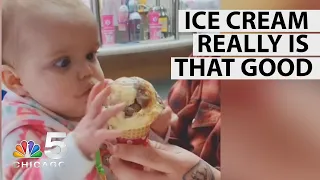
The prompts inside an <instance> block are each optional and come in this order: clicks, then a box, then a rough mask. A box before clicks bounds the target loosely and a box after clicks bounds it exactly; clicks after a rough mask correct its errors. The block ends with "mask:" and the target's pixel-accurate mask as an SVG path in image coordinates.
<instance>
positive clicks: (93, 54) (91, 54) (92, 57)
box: [86, 53, 96, 61]
mask: <svg viewBox="0 0 320 180" xmlns="http://www.w3.org/2000/svg"><path fill="white" fill-rule="evenodd" d="M95 57H96V53H89V54H87V56H86V59H87V60H89V61H94V60H95Z"/></svg>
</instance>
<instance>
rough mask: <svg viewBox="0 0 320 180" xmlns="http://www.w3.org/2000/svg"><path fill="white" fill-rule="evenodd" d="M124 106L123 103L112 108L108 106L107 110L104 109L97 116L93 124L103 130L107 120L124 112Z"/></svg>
mask: <svg viewBox="0 0 320 180" xmlns="http://www.w3.org/2000/svg"><path fill="white" fill-rule="evenodd" d="M125 107H126V105H125V104H124V103H120V104H117V105H114V106H110V107H108V108H105V109H104V110H102V112H101V113H100V114H99V115H98V116H97V118H96V119H95V120H94V122H93V123H94V124H95V126H96V127H98V128H103V127H105V126H106V124H107V122H108V120H109V119H110V118H111V117H113V116H116V115H117V114H119V113H120V112H121V111H123V110H124V108H125Z"/></svg>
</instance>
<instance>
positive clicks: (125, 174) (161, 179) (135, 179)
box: [109, 156, 168, 180]
mask: <svg viewBox="0 0 320 180" xmlns="http://www.w3.org/2000/svg"><path fill="white" fill-rule="evenodd" d="M109 162H110V167H111V170H112V171H113V172H114V174H115V175H116V176H117V178H118V180H128V179H130V180H150V179H152V180H167V179H168V177H167V176H166V175H165V174H162V173H159V172H148V171H141V170H137V169H134V168H132V167H131V166H130V165H128V163H125V162H124V161H122V160H120V159H118V158H116V157H113V156H112V157H111V158H110V161H109Z"/></svg>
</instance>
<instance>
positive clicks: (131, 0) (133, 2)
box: [127, 0, 138, 13]
mask: <svg viewBox="0 0 320 180" xmlns="http://www.w3.org/2000/svg"><path fill="white" fill-rule="evenodd" d="M127 6H128V9H129V13H133V12H134V11H135V10H136V8H137V6H138V1H137V0H128V2H127ZM136 11H137V10H136Z"/></svg>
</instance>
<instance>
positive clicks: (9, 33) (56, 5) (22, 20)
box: [2, 0, 94, 67]
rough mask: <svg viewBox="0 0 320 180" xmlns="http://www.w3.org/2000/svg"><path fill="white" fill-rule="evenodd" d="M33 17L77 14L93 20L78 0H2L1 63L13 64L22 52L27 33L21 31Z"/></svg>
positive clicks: (67, 16)
mask: <svg viewBox="0 0 320 180" xmlns="http://www.w3.org/2000/svg"><path fill="white" fill-rule="evenodd" d="M75 16H76V17H75ZM79 16H80V17H79ZM34 17H40V18H46V17H49V18H50V17H57V18H59V19H63V20H67V21H70V22H72V21H74V20H75V19H76V18H78V19H79V20H84V21H92V20H94V16H93V14H92V13H91V12H90V10H89V8H88V7H87V6H86V5H85V4H84V3H83V2H82V1H81V0H3V3H2V64H6V65H10V66H12V67H15V65H16V64H17V61H18V60H19V59H20V58H21V56H22V55H20V52H21V51H22V50H23V49H25V48H27V47H26V46H24V44H23V43H22V42H23V39H24V37H25V36H26V34H24V35H22V34H23V28H25V27H27V26H32V25H34V23H35V21H36V20H35V19H34ZM34 43H36V42H34Z"/></svg>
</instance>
